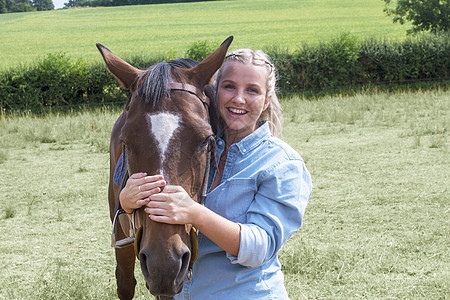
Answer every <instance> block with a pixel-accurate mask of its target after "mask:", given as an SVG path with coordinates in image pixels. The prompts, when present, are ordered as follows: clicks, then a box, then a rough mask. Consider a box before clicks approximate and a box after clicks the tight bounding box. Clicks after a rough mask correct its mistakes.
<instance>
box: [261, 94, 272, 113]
mask: <svg viewBox="0 0 450 300" xmlns="http://www.w3.org/2000/svg"><path fill="white" fill-rule="evenodd" d="M270 101H272V96H267V97H266V99H264V108H263V111H265V110H266V109H267V108H268V107H269V104H270Z"/></svg>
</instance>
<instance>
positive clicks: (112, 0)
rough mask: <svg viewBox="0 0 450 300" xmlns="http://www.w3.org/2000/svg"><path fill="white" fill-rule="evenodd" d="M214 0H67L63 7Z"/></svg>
mask: <svg viewBox="0 0 450 300" xmlns="http://www.w3.org/2000/svg"><path fill="white" fill-rule="evenodd" d="M202 1H215V0H69V1H68V2H67V3H64V7H67V8H71V7H87V6H89V7H96V6H124V5H141V4H160V3H181V2H202Z"/></svg>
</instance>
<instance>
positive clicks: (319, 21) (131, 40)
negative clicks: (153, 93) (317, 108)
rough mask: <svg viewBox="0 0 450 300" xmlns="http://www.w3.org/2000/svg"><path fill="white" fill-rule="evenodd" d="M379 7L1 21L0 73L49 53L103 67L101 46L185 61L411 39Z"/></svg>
mask: <svg viewBox="0 0 450 300" xmlns="http://www.w3.org/2000/svg"><path fill="white" fill-rule="evenodd" d="M383 5H384V4H383V2H382V1H379V0H342V1H335V0H316V1H298V0H282V1H268V0H239V1H210V2H197V3H177V4H159V5H140V6H125V7H102V8H83V9H69V10H56V11H46V12H31V13H15V14H1V15H0V35H1V37H2V43H0V70H1V69H4V68H9V67H12V66H16V65H18V64H29V63H31V62H33V61H35V60H36V59H37V58H38V57H39V58H42V57H43V56H45V55H47V54H48V53H55V52H65V53H67V54H68V55H69V56H70V57H74V58H79V57H83V58H85V59H87V60H88V61H100V60H101V58H100V55H99V53H98V51H97V49H96V47H95V43H102V44H104V45H105V46H107V47H109V48H110V49H111V50H112V51H113V52H114V53H116V54H118V55H120V56H121V57H131V56H134V55H141V54H143V55H150V56H152V57H155V56H158V55H162V56H169V58H173V57H181V56H185V55H184V54H185V52H186V50H187V49H188V48H189V45H191V44H192V43H193V42H195V41H199V40H200V41H201V40H209V41H214V42H217V44H219V43H220V42H222V41H223V40H224V39H225V38H226V37H228V36H229V35H234V36H235V40H234V42H233V44H232V46H231V47H232V49H237V48H242V47H251V48H258V49H261V48H264V47H269V46H280V47H288V48H290V49H292V50H293V49H296V48H298V47H299V45H301V44H302V43H305V42H307V43H310V44H315V43H318V42H321V41H326V40H329V39H331V38H334V37H336V36H337V35H339V34H340V33H341V32H350V33H352V34H353V35H355V36H356V37H358V38H361V39H362V38H368V37H375V38H393V39H399V38H404V37H405V31H406V29H407V28H405V26H400V25H398V24H393V23H392V20H391V18H390V17H388V16H386V15H385V14H384V13H383Z"/></svg>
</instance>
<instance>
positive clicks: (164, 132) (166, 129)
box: [147, 112, 180, 175]
mask: <svg viewBox="0 0 450 300" xmlns="http://www.w3.org/2000/svg"><path fill="white" fill-rule="evenodd" d="M147 121H148V123H149V125H150V131H151V132H152V134H153V136H154V137H155V140H156V143H157V146H158V149H159V155H160V157H161V165H162V164H163V163H164V160H165V158H166V157H165V154H166V151H167V147H168V146H169V142H170V139H171V138H172V136H173V133H174V132H175V130H176V129H177V128H178V127H179V123H180V118H179V117H178V116H177V115H174V114H170V113H164V112H162V113H157V114H152V115H147ZM161 172H162V173H164V170H162V169H161ZM163 175H164V174H163Z"/></svg>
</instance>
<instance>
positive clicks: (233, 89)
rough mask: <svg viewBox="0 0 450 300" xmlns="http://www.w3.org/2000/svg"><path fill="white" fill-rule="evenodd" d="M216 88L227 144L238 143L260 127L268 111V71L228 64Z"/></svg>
mask: <svg viewBox="0 0 450 300" xmlns="http://www.w3.org/2000/svg"><path fill="white" fill-rule="evenodd" d="M222 68H223V69H222V76H221V78H220V81H219V83H218V88H217V105H218V109H219V113H220V116H221V118H222V120H223V121H224V127H225V128H224V129H225V140H226V142H227V144H229V145H230V144H231V143H234V142H238V141H240V140H241V139H243V138H244V137H246V136H247V135H249V134H251V133H252V132H253V131H255V130H256V128H257V122H258V119H259V117H260V116H261V113H262V112H263V111H264V110H265V109H266V108H267V106H268V104H269V102H268V101H267V99H266V94H267V77H268V70H267V68H265V67H263V66H258V65H254V64H252V63H250V62H249V63H243V62H239V61H227V62H226V63H225V64H224V65H223V67H222Z"/></svg>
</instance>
